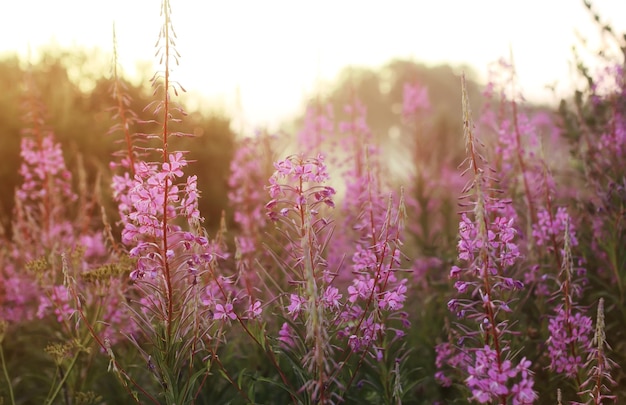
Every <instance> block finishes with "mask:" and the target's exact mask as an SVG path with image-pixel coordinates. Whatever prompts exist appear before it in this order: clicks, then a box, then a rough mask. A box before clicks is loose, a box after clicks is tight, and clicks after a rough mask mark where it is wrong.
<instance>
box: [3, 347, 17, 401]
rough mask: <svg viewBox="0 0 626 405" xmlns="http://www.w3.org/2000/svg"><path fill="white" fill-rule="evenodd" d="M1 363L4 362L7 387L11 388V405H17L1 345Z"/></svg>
mask: <svg viewBox="0 0 626 405" xmlns="http://www.w3.org/2000/svg"><path fill="white" fill-rule="evenodd" d="M0 361H2V372H3V373H4V378H6V380H7V386H8V387H9V398H11V405H15V397H14V396H13V386H12V385H11V379H10V378H9V371H8V370H7V363H6V361H5V360H4V349H3V348H2V345H0Z"/></svg>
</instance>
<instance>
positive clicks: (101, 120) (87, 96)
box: [0, 47, 481, 232]
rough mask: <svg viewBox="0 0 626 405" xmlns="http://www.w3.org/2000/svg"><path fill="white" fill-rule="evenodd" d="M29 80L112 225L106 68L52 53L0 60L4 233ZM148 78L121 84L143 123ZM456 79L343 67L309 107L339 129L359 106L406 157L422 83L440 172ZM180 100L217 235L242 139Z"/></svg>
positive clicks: (453, 144) (112, 144)
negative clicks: (319, 109) (412, 86)
mask: <svg viewBox="0 0 626 405" xmlns="http://www.w3.org/2000/svg"><path fill="white" fill-rule="evenodd" d="M27 72H28V73H29V74H30V75H31V76H32V78H33V80H34V82H35V84H36V86H37V88H38V91H39V97H40V99H41V103H42V104H43V105H44V106H45V108H46V109H47V111H46V123H45V124H46V126H47V127H48V128H49V129H51V130H52V131H53V132H54V133H55V136H56V138H57V139H58V140H59V142H61V144H62V146H63V151H64V154H65V159H66V162H67V165H68V167H69V168H70V170H71V171H72V172H73V173H74V174H75V175H74V180H75V181H77V179H78V176H77V175H76V173H77V171H78V170H83V169H84V171H85V174H86V176H87V182H88V184H89V185H90V186H91V187H94V190H95V181H96V179H97V178H99V177H100V178H102V182H103V184H102V185H101V187H100V190H102V195H101V201H102V204H103V205H104V206H105V208H106V209H107V212H108V213H109V215H111V218H115V215H116V210H115V209H114V207H113V204H112V201H111V198H110V193H109V188H108V184H109V180H110V176H111V171H110V169H109V162H110V160H111V155H112V154H113V153H114V152H115V151H116V150H118V149H119V148H120V145H119V144H117V143H116V140H117V139H118V138H119V137H120V135H119V134H114V135H108V134H107V133H108V131H109V129H110V128H111V126H112V125H113V124H114V122H113V120H112V115H113V112H112V110H111V107H112V106H113V105H114V104H115V103H114V100H113V98H112V96H111V85H112V79H111V75H110V59H109V60H108V57H107V56H106V55H104V54H103V53H102V52H100V51H96V50H86V49H73V50H60V49H54V48H52V47H51V48H50V49H49V50H46V51H44V52H43V53H42V57H41V58H40V59H39V60H38V61H37V62H36V63H33V64H27V63H25V62H24V61H22V60H20V59H18V58H17V57H16V56H13V55H8V56H7V55H5V56H4V57H3V58H2V59H0V86H1V88H2V89H3V91H2V93H1V94H0V159H1V160H2V162H3V163H2V165H1V166H0V191H1V193H0V215H1V223H2V225H3V227H4V228H5V230H7V231H8V232H10V229H9V224H10V216H11V213H12V210H13V204H14V202H13V198H14V197H13V196H14V190H15V188H16V187H17V186H18V185H19V183H20V181H21V179H20V176H19V174H18V170H19V165H20V161H21V157H20V154H19V152H20V136H21V135H20V134H21V131H22V128H23V126H24V122H23V116H24V111H23V108H22V107H21V104H22V103H23V100H24V97H25V94H24V90H25V86H24V80H25V79H24V78H25V75H26V73H27ZM149 75H150V73H149V72H148V71H147V69H146V73H145V80H142V81H141V82H142V84H139V85H138V84H134V83H132V82H129V81H126V80H125V85H126V87H127V91H128V95H129V96H130V98H131V99H132V103H131V106H130V108H131V109H132V110H133V111H134V112H135V113H136V114H137V115H138V116H139V119H143V120H147V119H150V118H151V117H150V116H149V115H148V114H149V113H148V112H145V111H144V107H145V106H146V105H148V104H149V102H150V101H151V100H152V93H153V91H152V89H151V88H150V87H149V80H148V79H149ZM459 77H460V70H459V69H456V70H455V69H453V68H452V67H450V66H443V65H442V66H436V67H427V66H425V65H422V64H418V63H415V62H412V61H406V60H395V61H391V62H390V63H388V64H387V65H386V66H384V67H382V68H381V69H378V70H376V69H370V68H357V67H350V68H346V69H345V70H344V71H343V72H342V73H341V74H340V75H339V77H338V78H337V80H336V82H335V83H333V84H332V85H331V91H330V92H328V94H327V95H325V96H323V97H322V96H320V97H317V98H316V99H314V100H313V101H312V102H322V103H324V104H326V103H330V104H331V105H332V106H333V110H334V111H335V118H336V122H338V121H341V120H344V119H347V117H346V116H345V113H344V112H343V107H344V106H345V105H347V104H350V103H352V102H353V101H354V100H359V101H360V102H362V103H363V104H364V106H365V107H366V109H367V123H368V125H369V126H370V128H371V130H372V133H373V136H374V140H375V142H377V143H378V144H380V145H382V146H383V147H384V149H385V150H386V153H390V154H395V153H399V151H402V150H404V149H405V146H406V143H407V142H409V141H410V139H408V138H411V137H412V136H415V135H416V134H415V133H411V132H406V131H403V130H401V128H399V125H401V122H402V120H401V119H402V117H401V112H402V94H403V85H404V83H407V82H411V83H419V84H420V85H423V86H425V87H427V88H428V92H429V98H430V102H431V107H432V108H431V110H430V112H429V115H428V117H425V118H427V119H428V122H431V123H433V124H432V125H433V128H432V130H429V131H421V132H420V133H421V135H420V136H427V137H429V139H427V140H426V143H427V144H428V145H429V148H428V150H423V151H421V153H420V154H421V156H422V157H423V158H424V159H426V158H428V160H429V161H430V162H435V164H439V165H442V164H444V162H445V163H450V162H456V163H459V162H460V160H461V159H462V156H463V142H462V139H461V137H460V134H461V120H460V119H459V117H460V116H461V104H460V102H459V91H460V90H459V86H458V83H459ZM123 80H124V79H123ZM469 90H470V92H471V93H472V96H473V100H476V101H478V100H480V96H479V93H480V91H481V88H480V86H479V85H478V84H477V83H476V82H473V81H470V84H469ZM181 99H182V100H183V101H182V104H183V108H184V109H185V110H186V112H187V113H188V116H187V117H185V119H184V120H183V122H182V124H181V125H180V127H178V128H176V129H177V130H180V131H182V132H185V133H189V134H193V135H194V137H193V138H177V139H176V140H174V141H173V142H174V145H173V147H174V148H175V149H178V150H187V151H189V155H188V159H190V160H193V161H194V163H193V164H192V165H191V166H190V173H189V174H197V175H198V181H199V188H200V190H201V192H202V194H203V197H202V198H201V199H200V211H201V213H202V215H203V216H204V217H205V219H206V222H205V225H206V227H207V228H208V230H209V231H213V230H215V229H217V228H218V227H219V223H220V219H221V216H222V213H223V212H224V213H225V214H226V218H227V220H228V222H229V223H231V222H232V221H230V219H231V215H230V214H231V213H230V212H229V210H228V201H227V188H228V184H227V180H228V175H229V172H230V169H229V165H230V161H231V159H232V156H233V153H234V150H235V148H236V145H237V139H238V137H242V136H244V134H236V133H235V132H234V130H233V129H232V126H231V119H230V117H227V116H225V115H224V114H223V113H221V112H211V111H197V110H190V109H188V108H186V107H185V105H184V104H185V98H184V96H183V97H182V98H181ZM303 117H304V113H303V114H302V116H300V117H296V118H295V119H294V121H293V122H292V123H285V126H286V127H290V129H295V130H296V131H297V130H298V129H299V128H301V126H302V124H303ZM153 129H154V128H149V127H148V128H146V125H145V124H144V125H141V128H140V127H138V124H136V125H135V127H134V128H131V132H150V131H151V130H153ZM398 138H399V139H398ZM435 138H436V139H435ZM435 140H436V142H434V141H435ZM304 152H306V151H304ZM406 158H408V159H413V158H414V157H411V156H408V157H406ZM81 162H82V163H81ZM437 162H438V163H437ZM80 165H83V166H84V167H80Z"/></svg>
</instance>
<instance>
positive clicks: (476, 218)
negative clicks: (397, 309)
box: [448, 77, 537, 405]
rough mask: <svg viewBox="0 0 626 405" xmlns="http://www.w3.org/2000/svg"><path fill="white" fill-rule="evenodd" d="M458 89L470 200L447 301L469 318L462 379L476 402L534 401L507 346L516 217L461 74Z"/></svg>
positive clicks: (525, 368) (525, 369)
mask: <svg viewBox="0 0 626 405" xmlns="http://www.w3.org/2000/svg"><path fill="white" fill-rule="evenodd" d="M462 93H463V126H464V135H465V145H466V151H467V160H466V162H467V169H466V173H467V172H470V174H471V175H472V179H471V180H470V182H469V183H468V185H467V187H466V190H465V191H466V196H465V197H466V198H471V201H470V202H468V203H466V204H465V205H466V206H469V207H470V208H471V210H470V211H469V212H466V213H463V215H462V219H461V222H460V224H459V234H460V240H459V243H458V250H459V260H460V262H461V263H463V266H462V267H460V266H453V267H452V269H451V271H450V278H452V279H454V280H456V282H455V285H454V286H455V288H456V290H457V294H458V295H459V298H454V299H452V300H451V301H450V302H449V304H448V307H449V308H450V310H452V311H453V312H455V313H456V315H457V316H458V317H459V318H460V319H466V320H468V321H470V324H469V325H467V326H462V325H461V324H460V323H459V324H458V327H459V329H460V331H461V333H462V338H461V339H460V342H459V344H460V347H459V348H458V350H460V351H463V352H466V353H467V358H466V360H465V361H466V363H465V364H464V369H465V372H466V376H467V377H466V379H465V385H466V386H467V388H468V389H469V390H470V392H471V394H472V395H471V398H470V399H471V400H472V401H475V402H478V403H494V402H497V403H500V404H502V405H506V404H507V403H508V401H512V403H514V404H528V403H533V402H534V401H535V400H536V399H537V394H536V393H535V392H534V391H533V383H534V382H533V379H532V374H531V372H530V366H531V363H530V361H529V360H527V359H526V358H522V359H521V360H519V362H517V364H516V363H515V362H514V359H513V355H512V349H511V347H510V346H509V335H510V334H511V333H512V332H513V331H512V330H511V328H510V324H509V321H508V319H506V314H507V313H510V312H511V308H510V304H511V303H512V301H513V293H514V292H515V291H516V290H521V289H522V288H523V287H524V285H523V283H522V282H521V281H519V280H517V279H516V278H515V277H514V274H513V269H514V264H515V262H516V261H517V260H518V258H519V250H518V247H517V245H516V243H515V240H514V239H515V234H516V230H515V228H514V226H513V225H514V223H515V219H516V217H515V216H514V214H513V213H512V211H511V210H509V209H507V207H506V206H505V204H503V203H502V202H501V201H500V200H498V199H497V198H495V197H494V196H493V194H494V191H495V190H494V189H493V181H494V179H492V178H490V177H489V170H490V169H489V167H488V166H487V165H486V160H485V159H484V158H483V156H482V155H481V154H480V152H479V151H478V148H479V145H480V144H479V141H478V140H477V139H476V137H475V135H474V132H473V131H474V126H473V122H472V117H471V111H470V107H469V99H468V96H467V89H466V85H465V77H463V79H462ZM474 328H477V329H478V330H475V329H474Z"/></svg>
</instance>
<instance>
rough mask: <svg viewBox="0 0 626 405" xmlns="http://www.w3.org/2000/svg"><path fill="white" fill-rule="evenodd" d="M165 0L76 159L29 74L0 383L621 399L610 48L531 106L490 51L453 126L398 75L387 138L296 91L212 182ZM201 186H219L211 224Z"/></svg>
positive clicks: (315, 400) (3, 253)
mask: <svg viewBox="0 0 626 405" xmlns="http://www.w3.org/2000/svg"><path fill="white" fill-rule="evenodd" d="M161 15H162V18H163V25H162V29H161V31H160V32H159V33H155V35H158V42H157V45H156V57H157V60H159V61H160V64H161V68H160V69H159V70H158V71H157V72H155V74H154V76H153V77H152V80H151V86H152V90H153V94H152V96H151V97H152V100H151V101H150V102H149V103H148V104H147V105H145V106H141V107H140V108H141V109H142V110H141V111H138V110H137V107H136V106H135V105H134V103H133V100H132V99H131V97H130V96H129V94H130V93H129V89H128V87H127V86H126V82H124V81H123V80H122V74H121V72H119V70H118V65H117V61H114V62H113V69H112V75H111V80H110V84H111V87H110V89H109V95H110V100H112V101H113V102H112V103H111V104H110V105H109V106H108V107H107V111H109V112H110V114H109V115H108V116H107V117H109V118H110V120H108V119H107V121H106V126H107V127H108V128H109V130H108V133H107V134H104V133H102V134H96V135H94V136H98V137H106V139H108V140H109V141H110V143H111V145H115V146H114V147H115V148H116V152H115V153H113V154H112V155H111V156H110V162H109V166H108V167H105V168H103V169H102V172H101V173H99V174H98V176H97V178H95V179H94V178H90V177H89V176H86V175H85V173H84V171H81V170H80V165H77V167H78V168H79V169H77V170H74V169H73V168H72V167H73V166H70V165H68V163H67V159H68V157H72V153H73V152H72V151H71V150H63V148H62V146H61V143H60V142H59V140H58V135H57V134H56V133H55V132H54V131H53V130H52V129H51V127H50V126H49V125H48V123H47V120H48V115H47V108H50V107H52V106H46V105H44V103H42V99H41V97H40V96H39V94H40V93H39V90H38V88H37V83H36V81H35V80H33V78H32V76H30V75H28V74H26V75H25V77H24V78H23V83H24V94H25V97H24V103H23V105H22V106H21V114H22V117H23V122H24V124H23V128H22V134H21V138H20V142H21V143H20V167H19V173H18V174H19V178H20V183H19V184H18V185H17V187H16V189H15V194H14V206H13V208H12V213H11V216H10V229H3V232H2V239H3V243H2V245H0V246H1V247H0V263H1V266H0V278H2V282H1V284H0V363H1V366H2V373H1V374H0V404H11V405H15V404H65V405H70V404H72V405H78V404H83V405H86V404H121V403H141V404H169V405H174V404H178V405H182V404H289V403H294V404H335V403H337V404H339V403H346V404H465V403H478V404H502V405H505V404H513V405H517V404H544V403H545V404H611V403H621V402H622V401H626V374H625V372H624V365H626V343H625V342H626V327H624V325H626V300H625V289H626V217H625V208H626V160H625V159H626V80H625V79H626V76H625V71H624V62H623V60H624V59H622V60H621V61H620V60H614V59H611V58H606V59H605V60H604V62H605V63H604V66H603V68H602V69H599V70H594V71H591V70H590V69H587V68H585V66H584V65H582V64H581V65H580V66H579V71H580V75H581V77H582V78H583V79H585V83H586V86H585V88H584V89H580V90H576V91H575V92H574V91H572V93H573V94H572V97H571V98H569V99H567V100H563V101H562V103H561V105H560V107H559V109H558V110H556V111H548V110H545V109H541V110H540V109H537V108H534V107H533V106H529V105H527V104H526V102H525V101H524V97H523V93H522V91H523V89H520V88H518V87H517V85H516V76H515V66H514V64H513V63H511V62H510V61H507V60H501V61H499V63H497V64H494V65H493V66H492V67H491V71H490V81H489V83H488V84H487V86H485V87H484V89H483V92H482V94H481V95H480V97H481V100H480V104H479V105H480V108H475V110H474V111H472V106H475V105H477V104H473V102H476V100H470V92H469V91H468V84H467V82H466V78H465V76H464V75H459V77H458V82H457V83H455V84H454V85H455V86H458V105H460V106H461V111H462V115H461V116H459V117H458V122H459V123H460V128H461V129H462V130H461V131H459V133H458V134H457V137H456V138H455V139H451V140H450V139H447V140H443V139H441V137H439V136H438V135H437V134H438V133H437V131H436V125H435V124H434V123H433V117H434V114H433V107H432V104H431V101H430V100H431V96H432V94H430V93H429V88H428V85H427V84H425V83H420V82H418V81H416V80H407V81H406V82H404V83H402V84H401V88H402V91H403V96H402V97H403V103H402V106H401V108H400V110H399V113H398V118H399V121H398V123H397V126H398V128H401V130H400V131H401V133H402V134H404V135H403V136H402V142H403V143H401V144H400V145H396V146H395V148H391V149H390V147H389V142H390V141H382V140H381V139H385V138H381V137H380V136H379V135H377V134H375V133H374V131H373V130H372V128H371V127H370V126H369V124H368V114H370V113H371V111H368V110H367V109H366V108H365V106H364V104H363V103H361V102H360V101H359V100H358V99H357V98H353V99H351V100H349V101H348V102H346V103H345V105H343V106H341V110H339V111H337V110H336V109H335V108H334V107H333V106H332V105H330V104H327V103H325V102H324V101H323V100H316V101H314V102H312V103H310V105H309V108H308V109H307V111H306V115H305V118H304V120H303V123H302V128H301V130H300V131H298V133H295V134H282V133H281V134H269V133H267V132H265V131H258V132H257V133H256V134H254V135H251V136H247V137H241V138H239V139H238V140H237V143H236V145H234V151H233V154H232V160H231V161H230V166H229V167H230V170H229V173H228V184H227V189H228V191H227V192H226V193H225V195H219V196H217V195H213V194H212V193H206V192H205V193H202V192H201V191H200V187H199V184H210V183H211V182H218V181H219V176H217V175H216V173H215V172H213V171H212V170H206V169H203V170H194V171H193V174H190V171H191V170H192V169H193V167H194V166H199V167H207V166H205V164H206V162H202V161H194V159H193V158H191V157H190V156H191V151H193V150H194V149H197V148H199V146H194V145H196V144H194V142H196V141H200V140H196V139H194V135H193V134H189V133H186V132H185V131H183V130H182V128H184V127H183V123H184V122H185V120H189V119H191V117H188V116H187V114H186V112H185V111H184V109H183V107H182V105H181V104H180V103H179V102H178V98H179V95H180V93H183V92H184V91H185V90H184V88H183V87H182V86H181V84H180V83H179V81H180V82H183V83H184V78H178V77H174V76H172V71H173V67H174V66H175V65H176V64H177V63H179V61H180V63H184V55H178V53H177V52H176V41H175V34H174V30H173V23H172V19H171V8H170V2H169V1H168V0H164V1H163V3H162V6H161ZM597 18H598V20H599V19H600V17H597ZM602 30H603V32H604V33H605V34H606V35H608V36H609V37H610V38H611V39H612V40H613V41H615V42H616V43H618V44H621V46H622V47H621V49H622V50H623V52H624V55H622V57H624V56H626V46H624V41H625V40H626V37H625V38H621V37H619V36H618V35H616V34H614V33H613V32H612V31H611V30H610V27H606V26H604V27H602ZM114 46H117V45H116V44H115V45H114ZM145 114H149V117H150V118H147V119H146V118H143V115H145ZM140 117H142V118H140ZM133 128H143V129H140V130H139V131H134V130H133ZM211 141H212V139H211V138H210V137H207V136H206V135H205V136H204V137H203V138H202V144H203V145H205V144H206V143H207V142H208V143H211ZM445 142H447V143H445ZM197 145H200V144H197ZM441 145H449V146H450V145H453V146H450V147H449V148H448V152H449V156H441V155H442V153H445V152H446V150H443V152H442V146H441ZM72 159H73V161H76V160H78V161H80V159H78V158H77V157H76V156H73V157H72ZM209 167H210V166H209ZM203 199H209V200H216V201H217V200H218V199H223V200H225V201H227V210H225V211H224V213H223V214H222V216H221V217H220V216H219V214H217V215H216V214H215V213H212V216H213V217H212V218H211V219H210V220H211V221H213V222H212V223H214V224H216V226H213V227H211V228H208V227H207V226H206V225H205V224H206V222H207V221H208V220H209V219H208V218H205V216H206V215H207V214H206V213H205V212H203V211H202V210H201V208H200V207H201V205H200V202H201V201H202V200H203ZM111 207H113V209H111Z"/></svg>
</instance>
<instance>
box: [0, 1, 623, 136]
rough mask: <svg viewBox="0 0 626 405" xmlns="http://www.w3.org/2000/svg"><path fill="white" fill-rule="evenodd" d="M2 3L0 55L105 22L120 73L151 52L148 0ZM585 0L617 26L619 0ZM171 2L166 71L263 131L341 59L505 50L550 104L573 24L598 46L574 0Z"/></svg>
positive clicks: (96, 30) (477, 60)
mask: <svg viewBox="0 0 626 405" xmlns="http://www.w3.org/2000/svg"><path fill="white" fill-rule="evenodd" d="M6 3H7V4H4V5H3V12H2V15H1V16H0V38H2V41H0V52H2V51H17V52H19V53H20V54H22V55H26V54H27V49H28V48H29V47H30V49H32V50H37V49H38V48H39V47H40V46H41V45H45V44H49V43H52V42H54V43H56V44H57V45H60V46H68V47H69V46H73V45H79V46H83V47H94V46H96V47H99V48H101V49H103V50H105V51H107V52H109V51H110V50H111V48H112V45H111V27H112V23H113V21H115V24H116V31H117V37H118V51H119V54H120V59H121V63H122V64H123V66H124V70H125V72H126V73H127V74H129V75H132V74H134V71H135V66H136V62H137V61H149V62H150V61H153V59H154V48H153V46H154V43H155V42H156V39H157V35H158V32H159V28H160V23H161V20H160V19H159V4H160V0H106V1H103V0H98V1H97V0H54V1H50V0H20V1H17V0H15V1H8V2H6ZM594 5H595V7H596V9H597V10H599V11H600V13H601V15H602V16H603V18H604V19H605V20H606V21H609V22H612V23H613V25H614V28H616V29H617V30H618V32H625V31H626V18H625V17H624V16H626V1H623V0H595V2H594ZM172 9H173V14H172V21H173V23H174V28H175V30H176V33H177V34H178V51H179V52H180V54H181V55H182V58H181V65H180V67H178V68H177V69H176V70H175V71H174V76H175V79H177V80H179V81H180V82H181V83H182V85H183V86H184V87H185V88H186V89H187V90H188V91H191V92H193V93H197V94H202V95H203V96H205V97H207V99H208V100H209V101H208V103H207V107H210V108H214V109H215V108H217V109H220V110H222V111H224V112H226V113H228V114H230V115H235V116H239V115H240V114H239V113H238V112H241V113H242V115H243V117H244V119H245V121H246V123H247V124H248V125H246V126H269V128H270V129H272V128H274V127H275V126H276V125H277V124H278V123H279V122H280V121H281V120H283V119H286V118H288V117H290V116H291V115H293V114H295V113H297V112H298V111H300V109H301V108H302V106H303V103H304V101H305V100H306V98H307V97H310V96H312V95H313V92H314V88H315V86H316V84H318V83H327V82H329V81H330V80H332V78H333V77H334V76H335V75H336V74H337V73H338V72H339V71H340V70H341V69H342V68H343V67H345V66H348V65H353V66H364V65H365V66H371V67H378V66H382V65H384V64H385V63H387V62H388V61H389V60H391V59H392V58H412V59H413V60H415V61H419V62H425V63H428V64H439V63H452V64H461V63H467V64H469V65H471V66H473V67H474V68H475V69H476V71H477V72H478V73H479V74H481V75H483V78H484V76H485V75H486V73H487V68H488V64H489V63H490V62H493V61H495V60H497V59H498V58H500V57H503V56H508V55H509V48H510V47H512V49H513V52H514V56H515V63H516V68H517V72H518V76H519V83H520V85H521V86H522V89H523V91H524V93H525V95H526V96H527V98H528V99H530V100H541V101H554V97H553V96H551V93H550V92H549V91H547V90H546V89H545V86H546V85H552V84H556V85H557V89H559V91H560V92H561V93H560V94H566V93H565V91H566V89H567V88H568V86H570V85H571V79H570V78H571V77H572V74H571V72H572V68H571V64H572V60H573V57H572V52H571V47H572V45H574V44H579V43H580V42H579V41H578V40H577V37H576V32H579V33H581V34H582V36H583V37H585V38H588V39H589V40H590V41H591V43H592V44H594V46H596V47H598V46H600V44H601V42H600V38H601V37H600V35H599V34H598V31H597V29H596V28H595V26H594V25H593V24H592V22H591V17H590V16H589V14H588V13H587V12H586V10H585V9H584V7H583V5H582V1H579V0H525V1H513V0H474V1H468V0H404V1H400V0H386V1H383V0H378V1H368V0H316V1H298V0H266V1H262V0H219V1H218V0H215V1H209V0H206V1H191V0H172ZM620 17H621V18H620ZM238 89H239V95H240V96H239V100H240V106H241V108H240V109H239V108H238V107H237V105H238V103H237V94H238Z"/></svg>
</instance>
